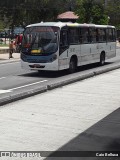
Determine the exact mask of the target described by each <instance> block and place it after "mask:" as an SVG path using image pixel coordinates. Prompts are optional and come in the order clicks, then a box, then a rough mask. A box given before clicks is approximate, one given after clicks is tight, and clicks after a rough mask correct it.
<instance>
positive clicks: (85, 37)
mask: <svg viewBox="0 0 120 160" xmlns="http://www.w3.org/2000/svg"><path fill="white" fill-rule="evenodd" d="M80 41H81V43H83V44H84V43H89V32H88V28H81V35H80Z"/></svg>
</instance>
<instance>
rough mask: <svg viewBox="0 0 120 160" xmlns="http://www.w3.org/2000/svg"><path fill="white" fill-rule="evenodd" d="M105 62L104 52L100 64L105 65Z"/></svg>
mask: <svg viewBox="0 0 120 160" xmlns="http://www.w3.org/2000/svg"><path fill="white" fill-rule="evenodd" d="M104 64H105V53H104V52H102V53H101V55H100V65H101V66H103V65H104Z"/></svg>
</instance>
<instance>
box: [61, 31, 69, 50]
mask: <svg viewBox="0 0 120 160" xmlns="http://www.w3.org/2000/svg"><path fill="white" fill-rule="evenodd" d="M60 45H61V46H62V47H63V46H68V36H67V30H61V33H60Z"/></svg>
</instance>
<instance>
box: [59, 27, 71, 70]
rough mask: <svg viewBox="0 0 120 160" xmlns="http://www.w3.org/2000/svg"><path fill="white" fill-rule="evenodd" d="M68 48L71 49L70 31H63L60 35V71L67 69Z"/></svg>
mask: <svg viewBox="0 0 120 160" xmlns="http://www.w3.org/2000/svg"><path fill="white" fill-rule="evenodd" d="M68 48H69V44H68V30H67V29H62V30H61V33H60V44H59V59H58V67H59V70H62V69H67V59H68Z"/></svg>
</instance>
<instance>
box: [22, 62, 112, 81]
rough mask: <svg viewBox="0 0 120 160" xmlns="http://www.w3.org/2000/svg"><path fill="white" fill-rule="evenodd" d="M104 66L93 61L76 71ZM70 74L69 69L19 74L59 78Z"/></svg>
mask: <svg viewBox="0 0 120 160" xmlns="http://www.w3.org/2000/svg"><path fill="white" fill-rule="evenodd" d="M109 64H111V63H108V62H106V63H105V65H109ZM99 67H102V66H100V65H99V63H93V64H89V65H84V66H80V67H78V68H77V71H76V73H78V72H83V71H89V70H90V69H94V68H99ZM66 75H69V73H68V70H63V71H39V72H36V71H34V72H31V73H27V74H22V75H19V76H24V77H40V78H58V77H63V76H66Z"/></svg>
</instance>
